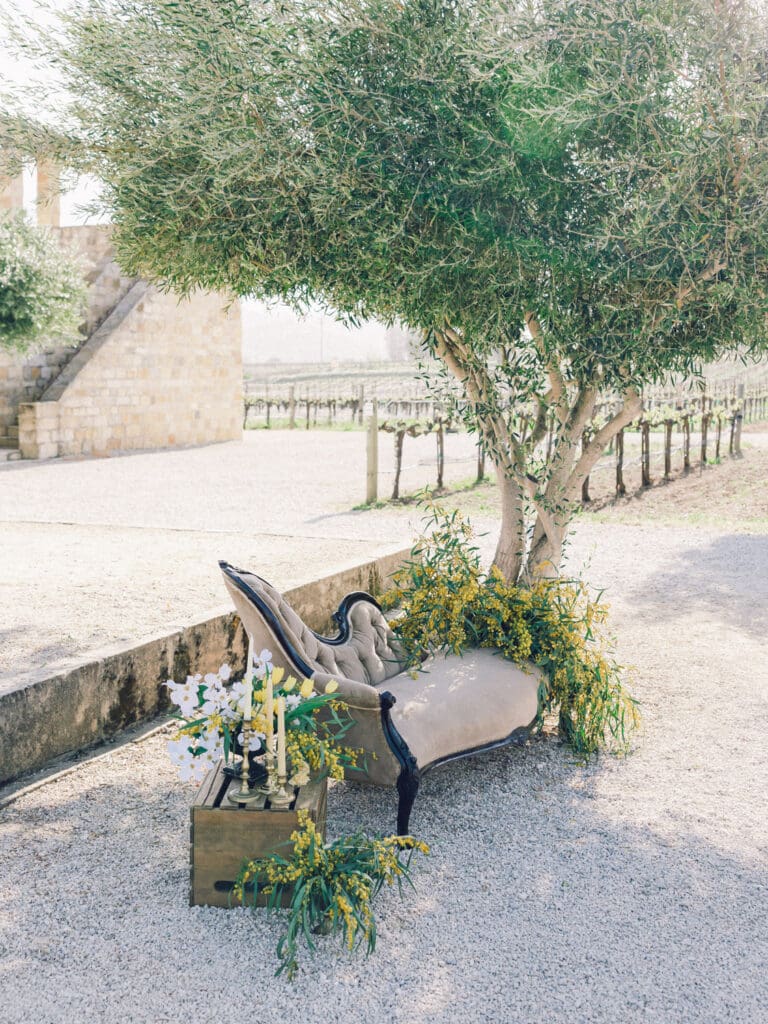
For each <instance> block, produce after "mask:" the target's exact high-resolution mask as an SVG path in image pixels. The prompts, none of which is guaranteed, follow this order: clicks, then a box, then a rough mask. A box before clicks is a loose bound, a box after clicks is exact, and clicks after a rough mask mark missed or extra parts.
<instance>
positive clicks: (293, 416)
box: [288, 384, 296, 430]
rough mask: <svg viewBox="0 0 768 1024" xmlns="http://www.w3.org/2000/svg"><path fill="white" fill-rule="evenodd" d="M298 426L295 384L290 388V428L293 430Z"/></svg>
mask: <svg viewBox="0 0 768 1024" xmlns="http://www.w3.org/2000/svg"><path fill="white" fill-rule="evenodd" d="M295 426H296V392H295V390H294V387H293V384H291V386H290V387H289V388H288V428H289V430H293V429H294V427H295Z"/></svg>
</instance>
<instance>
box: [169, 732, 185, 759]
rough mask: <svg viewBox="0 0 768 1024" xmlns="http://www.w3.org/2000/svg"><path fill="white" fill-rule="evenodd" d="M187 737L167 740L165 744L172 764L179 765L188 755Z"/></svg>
mask: <svg viewBox="0 0 768 1024" xmlns="http://www.w3.org/2000/svg"><path fill="white" fill-rule="evenodd" d="M189 743H190V739H189V736H179V737H178V738H177V739H175V740H168V743H167V744H166V747H167V750H168V756H169V757H170V759H171V762H172V763H173V764H181V762H182V761H183V760H185V759H186V758H187V756H188V755H189V754H190V749H189Z"/></svg>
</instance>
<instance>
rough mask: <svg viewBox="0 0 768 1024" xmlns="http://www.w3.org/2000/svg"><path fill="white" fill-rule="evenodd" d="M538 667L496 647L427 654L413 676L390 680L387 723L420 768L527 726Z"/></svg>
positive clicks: (540, 676)
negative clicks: (521, 662) (512, 658)
mask: <svg viewBox="0 0 768 1024" xmlns="http://www.w3.org/2000/svg"><path fill="white" fill-rule="evenodd" d="M543 678H544V677H543V673H542V671H541V669H539V668H537V667H536V666H535V665H532V664H530V663H528V664H526V665H524V666H523V667H522V668H521V667H520V666H518V665H515V664H514V663H513V662H511V661H507V660H506V659H505V658H503V657H502V656H501V654H499V653H498V652H497V651H492V650H488V649H479V650H471V651H467V652H466V653H465V654H463V655H457V654H448V655H439V656H437V657H435V658H431V659H429V660H428V661H426V662H425V663H424V671H422V672H420V673H419V675H418V677H417V678H416V679H415V680H414V679H411V678H410V677H409V676H407V675H402V676H400V678H399V679H393V680H392V681H391V682H390V683H389V684H388V685H387V689H388V690H389V691H390V692H391V693H392V694H394V696H395V697H396V698H397V703H396V704H395V706H394V707H393V708H392V712H391V714H392V721H393V723H394V725H395V726H396V728H397V730H398V732H399V733H400V735H401V736H402V737H403V739H404V740H405V742H406V743H407V744H408V748H409V750H410V751H411V753H412V754H413V755H414V757H415V758H416V761H417V763H418V766H419V768H420V769H422V770H423V769H424V768H427V767H429V765H432V764H435V763H439V762H440V761H443V760H446V759H448V758H451V757H456V756H457V755H459V754H462V753H466V752H468V751H471V750H474V749H476V748H479V747H486V746H489V745H491V744H493V743H496V742H501V741H503V740H506V739H507V738H508V737H509V736H511V735H512V734H513V733H514V732H515V731H516V730H518V729H528V728H529V727H530V726H531V725H532V724H533V723H534V721H535V720H536V716H537V714H538V710H539V700H538V691H539V685H540V683H541V682H542V680H543Z"/></svg>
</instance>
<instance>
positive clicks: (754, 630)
mask: <svg viewBox="0 0 768 1024" xmlns="http://www.w3.org/2000/svg"><path fill="white" fill-rule="evenodd" d="M626 601H627V605H628V606H632V608H633V614H634V615H636V617H637V619H638V620H640V621H642V620H643V619H645V620H649V619H653V620H654V621H657V620H658V618H659V616H660V615H661V616H663V617H664V619H666V620H669V619H674V618H676V617H678V616H684V615H685V616H687V615H690V614H691V613H694V612H695V611H696V610H701V611H702V612H705V613H706V614H707V615H708V616H709V617H712V618H717V619H719V620H721V621H722V622H725V623H727V624H728V625H731V626H735V627H737V628H739V629H740V630H743V631H744V632H747V633H749V634H751V635H752V636H754V637H755V638H757V639H763V638H765V636H766V635H768V536H763V535H759V536H756V535H750V534H727V535H725V536H722V537H718V538H717V539H716V540H713V541H712V542H711V543H710V544H708V545H707V546H706V547H692V548H686V549H685V550H682V551H680V552H679V553H678V554H677V555H676V557H675V559H674V560H673V561H671V562H669V563H668V565H667V566H666V568H665V569H663V570H661V571H658V572H655V573H653V574H651V575H650V576H643V577H641V579H640V580H639V581H638V582H637V583H636V584H635V585H631V584H629V585H628V586H627V591H626Z"/></svg>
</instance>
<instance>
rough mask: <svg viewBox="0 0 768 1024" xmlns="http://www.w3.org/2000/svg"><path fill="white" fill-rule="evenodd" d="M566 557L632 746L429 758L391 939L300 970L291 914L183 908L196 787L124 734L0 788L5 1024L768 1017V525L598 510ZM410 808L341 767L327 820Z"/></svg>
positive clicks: (348, 824)
mask: <svg viewBox="0 0 768 1024" xmlns="http://www.w3.org/2000/svg"><path fill="white" fill-rule="evenodd" d="M6 514H7V513H6ZM281 543H282V542H281ZM571 563H572V565H573V566H579V565H582V564H584V563H589V570H588V575H589V577H590V578H591V579H593V580H594V581H595V582H598V583H600V584H603V585H606V586H607V588H608V597H609V599H610V601H611V602H612V606H613V613H614V615H613V625H614V627H615V629H616V631H617V633H618V638H619V648H620V654H621V656H622V657H623V658H625V659H626V660H627V661H631V662H632V663H633V664H634V666H635V674H636V683H635V692H636V693H637V695H638V696H639V697H640V699H641V701H642V703H643V709H644V715H645V726H644V730H643V732H642V734H641V735H640V736H639V738H638V745H637V749H636V750H635V752H634V753H633V754H632V755H631V756H630V757H628V758H627V759H623V760H618V759H614V758H611V757H603V758H600V759H599V760H597V761H595V762H593V763H592V764H590V765H589V766H583V765H580V764H578V763H574V760H573V759H572V757H571V756H569V754H568V752H567V751H566V750H565V749H564V748H563V747H561V746H560V745H559V744H558V743H557V741H556V740H555V739H554V738H552V737H543V738H540V739H537V740H535V741H533V742H532V743H531V744H530V745H528V746H526V747H523V748H516V749H504V750H500V751H496V752H494V753H492V754H488V755H484V756H480V757H477V758H473V759H469V760H466V761H463V762H459V763H456V764H452V765H448V766H445V767H443V768H441V769H439V770H437V771H435V772H434V773H432V774H430V775H428V776H427V777H426V779H425V780H424V783H423V786H422V792H421V794H420V796H419V799H418V801H417V803H416V807H415V809H414V814H413V818H412V825H413V828H414V830H415V832H416V833H417V834H418V835H419V836H420V837H421V838H423V839H425V840H427V841H428V842H429V843H430V844H431V845H432V847H433V853H432V856H431V857H430V858H428V859H427V860H425V861H424V862H423V863H422V864H420V865H418V867H417V869H416V871H415V882H416V892H415V894H411V895H409V896H408V898H407V899H406V900H405V901H402V902H401V901H400V900H399V899H398V897H397V896H396V894H394V893H385V894H383V895H382V896H381V897H380V899H379V903H378V915H379V921H380V927H379V943H378V949H377V952H376V954H375V955H374V956H373V957H372V958H371V959H369V960H367V961H366V960H362V959H360V960H353V959H351V958H350V957H349V956H348V955H346V954H345V953H343V952H340V950H339V949H338V948H337V946H336V944H335V942H334V943H331V942H330V941H329V940H322V941H321V942H320V948H319V951H318V954H317V956H316V957H315V958H314V959H310V958H307V959H306V960H305V961H304V966H303V968H302V970H301V972H300V974H299V977H298V978H297V980H296V981H295V982H294V983H293V984H292V985H291V984H289V983H287V982H285V981H282V980H280V979H278V980H275V979H273V977H272V971H273V969H274V966H275V960H274V956H273V948H274V945H275V942H276V940H277V937H278V934H279V924H278V922H277V921H275V920H274V919H269V918H267V917H266V916H265V915H264V913H263V912H259V913H258V915H256V916H253V915H251V914H250V913H249V912H247V911H243V910H234V911H222V910H214V909H210V908H194V909H190V908H189V907H187V905H186V899H187V871H188V868H187V842H188V828H187V823H188V806H189V803H190V802H191V799H192V796H193V789H192V788H191V787H189V786H185V785H182V784H181V783H179V782H177V781H176V780H175V777H174V773H173V771H172V770H171V768H170V766H169V764H168V762H167V760H166V757H165V753H164V750H163V743H162V738H161V737H154V738H153V739H150V740H147V741H145V742H143V743H141V744H136V745H129V746H125V747H123V748H121V749H119V750H118V751H116V752H113V753H112V754H109V755H107V756H106V757H104V758H102V759H100V760H94V761H91V762H89V763H85V764H84V765H83V766H82V767H80V768H79V769H78V770H77V771H75V772H74V773H72V774H70V775H68V776H66V777H64V778H62V779H60V780H58V781H56V782H53V783H50V784H48V785H45V786H43V787H42V788H40V789H38V790H36V791H34V792H32V793H29V794H27V795H26V796H23V797H22V798H21V799H19V800H18V801H17V802H16V803H15V804H12V805H11V806H10V807H8V808H6V809H5V810H4V811H0V816H1V817H0V821H1V824H0V877H1V879H2V881H1V882H0V884H1V886H2V894H3V900H2V907H1V909H0V1022H2V1024H70V1022H71V1024H79V1022H82V1021H99V1022H103V1024H161V1022H165V1024H182V1022H194V1024H209V1022H210V1024H229V1022H235V1021H240V1020H243V1019H245V1020H249V1021H253V1022H254V1024H273V1022H275V1021H278V1020H282V1021H287V1022H293V1021H296V1022H297V1024H298V1022H301V1024H313V1022H324V1024H325V1022H343V1024H359V1022H374V1024H378V1022H385V1021H395V1022H400V1021H402V1022H404V1024H405V1022H408V1024H413V1022H422V1021H423V1022H426V1021H435V1022H445V1024H449V1022H450V1024H476V1022H481V1021H482V1022H485V1021H492V1022H504V1024H507V1022H515V1024H517V1022H520V1024H523V1022H524V1024H529V1022H530V1024H533V1022H536V1024H539V1022H541V1024H560V1022H563V1024H565V1022H568V1024H587V1022H589V1024H603V1022H606V1024H607V1022H620V1024H634V1022H644V1024H645V1022H654V1024H656V1022H658V1024H689V1022H691V1024H693V1022H696V1024H714V1022H717V1024H726V1022H737V1021H738V1022H739V1024H763V1022H764V1021H765V1020H766V1016H767V1009H766V1008H767V1007H768V973H767V972H766V955H767V954H768V916H767V915H766V913H765V908H766V899H767V897H768V826H767V824H766V816H765V793H766V791H767V790H768V749H766V747H767V744H766V735H767V733H768V730H766V707H767V706H768V702H767V700H766V697H767V696H768V694H767V690H768V644H767V641H766V637H767V636H768V618H767V616H766V608H767V607H768V537H766V536H750V535H745V534H738V535H736V534H731V533H729V532H727V531H725V530H713V529H699V530H696V531H690V530H686V529H684V528H674V527H667V528H659V527H653V526H625V525H610V524H604V523H601V524H596V523H589V522H588V521H581V522H580V523H579V525H578V527H577V530H576V536H575V540H574V542H573V544H572V546H571ZM394 809H395V799H394V793H392V792H389V791H386V790H378V789H369V788H365V787H362V786H352V785H349V784H346V785H337V786H335V787H333V789H332V791H331V794H330V804H329V818H330V831H332V832H333V833H340V832H343V831H348V830H349V829H352V828H354V827H355V826H357V825H358V824H362V825H364V826H365V827H366V828H368V829H369V830H372V831H390V830H391V828H392V827H393V822H394Z"/></svg>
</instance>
